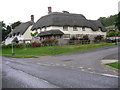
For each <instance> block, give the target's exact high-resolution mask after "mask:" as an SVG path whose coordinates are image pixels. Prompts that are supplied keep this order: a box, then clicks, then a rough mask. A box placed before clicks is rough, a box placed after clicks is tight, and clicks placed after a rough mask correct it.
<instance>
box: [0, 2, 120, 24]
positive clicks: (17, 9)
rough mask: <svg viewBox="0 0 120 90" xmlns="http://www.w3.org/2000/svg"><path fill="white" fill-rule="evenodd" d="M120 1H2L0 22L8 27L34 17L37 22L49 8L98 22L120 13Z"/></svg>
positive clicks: (0, 4) (0, 3)
mask: <svg viewBox="0 0 120 90" xmlns="http://www.w3.org/2000/svg"><path fill="white" fill-rule="evenodd" d="M119 1H120V0H1V1H0V11H1V13H0V21H4V22H5V23H6V24H7V25H8V24H12V23H14V22H16V21H21V22H27V21H30V15H34V18H35V22H36V21H37V20H38V19H39V18H40V17H41V16H44V15H47V14H48V9H47V8H48V7H49V6H51V7H52V12H62V11H68V12H70V13H77V14H83V15H84V16H85V17H86V18H87V19H91V20H97V19H98V18H99V17H108V16H110V15H114V14H117V13H118V2H119ZM119 5H120V4H119Z"/></svg>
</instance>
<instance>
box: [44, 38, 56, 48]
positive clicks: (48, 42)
mask: <svg viewBox="0 0 120 90" xmlns="http://www.w3.org/2000/svg"><path fill="white" fill-rule="evenodd" d="M42 44H43V45H44V46H55V45H58V40H56V39H54V38H53V39H45V40H43V41H42Z"/></svg>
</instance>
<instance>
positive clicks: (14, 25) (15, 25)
mask: <svg viewBox="0 0 120 90" xmlns="http://www.w3.org/2000/svg"><path fill="white" fill-rule="evenodd" d="M20 24H21V22H20V21H17V22H14V23H13V24H12V25H11V27H12V29H14V28H15V27H17V26H19V25H20Z"/></svg>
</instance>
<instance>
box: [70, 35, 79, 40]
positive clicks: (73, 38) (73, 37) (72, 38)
mask: <svg viewBox="0 0 120 90" xmlns="http://www.w3.org/2000/svg"><path fill="white" fill-rule="evenodd" d="M70 40H78V38H76V37H75V36H72V37H71V38H70Z"/></svg>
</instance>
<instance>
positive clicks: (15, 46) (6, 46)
mask: <svg viewBox="0 0 120 90" xmlns="http://www.w3.org/2000/svg"><path fill="white" fill-rule="evenodd" d="M1 47H2V48H12V44H8V45H1ZM23 47H31V44H30V43H27V44H23V43H14V44H13V48H23Z"/></svg>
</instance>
